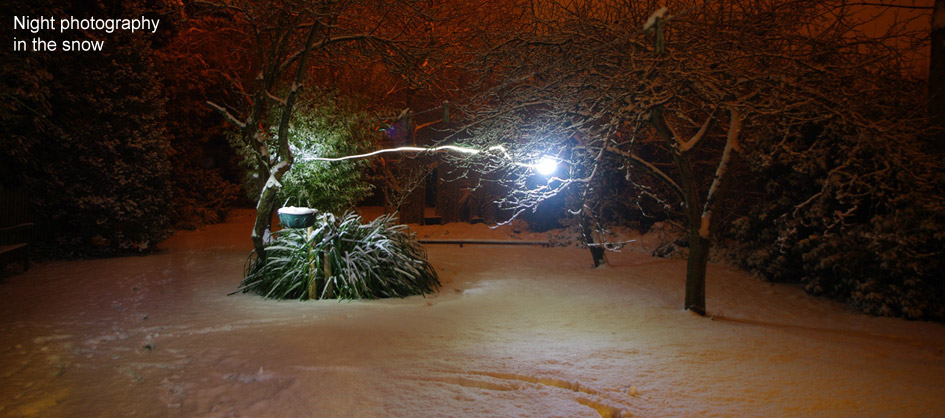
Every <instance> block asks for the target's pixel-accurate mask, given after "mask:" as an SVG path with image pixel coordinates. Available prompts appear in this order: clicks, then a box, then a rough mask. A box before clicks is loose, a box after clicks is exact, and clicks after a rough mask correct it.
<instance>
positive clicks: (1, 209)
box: [0, 188, 33, 270]
mask: <svg viewBox="0 0 945 418" xmlns="http://www.w3.org/2000/svg"><path fill="white" fill-rule="evenodd" d="M30 218H31V217H30V208H29V197H28V196H27V194H26V193H25V192H24V191H23V190H11V189H6V188H0V267H2V266H6V265H7V264H8V263H11V262H17V261H18V262H20V263H22V264H23V269H24V270H26V269H29V268H30V242H31V235H32V232H33V223H32V222H30Z"/></svg>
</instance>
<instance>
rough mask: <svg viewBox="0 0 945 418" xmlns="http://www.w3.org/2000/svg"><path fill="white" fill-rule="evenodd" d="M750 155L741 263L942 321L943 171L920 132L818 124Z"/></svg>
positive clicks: (861, 303) (887, 310)
mask: <svg viewBox="0 0 945 418" xmlns="http://www.w3.org/2000/svg"><path fill="white" fill-rule="evenodd" d="M782 146H783V147H784V149H783V151H782V152H775V153H773V154H771V155H767V156H763V157H764V160H765V161H761V160H753V161H750V162H751V163H752V164H750V167H751V169H752V170H753V171H754V174H755V175H756V178H757V179H759V182H758V184H757V185H756V187H758V188H759V189H760V190H762V192H761V193H762V196H761V198H760V199H758V200H759V201H758V203H757V204H756V205H755V206H754V207H753V208H752V209H751V211H750V213H749V214H748V216H745V217H742V218H740V219H739V220H738V221H736V222H735V223H734V224H733V226H734V230H735V231H736V232H737V234H736V237H737V238H738V240H739V241H740V245H739V246H738V249H737V251H738V252H739V256H740V259H741V262H742V264H743V265H744V266H745V267H747V268H748V269H750V270H752V271H754V272H756V273H758V274H759V275H761V276H762V277H764V278H767V279H769V280H773V281H797V282H801V283H802V284H804V286H805V288H806V289H807V291H808V292H810V293H813V294H816V295H825V296H830V297H835V298H838V299H841V300H846V301H848V302H849V303H850V304H851V305H853V306H855V307H857V308H858V309H860V310H862V311H864V312H867V313H871V314H875V315H883V316H903V317H906V318H911V319H937V320H943V319H945V197H943V196H942V195H941V192H940V191H941V190H945V176H943V172H945V170H943V167H942V163H941V162H938V161H936V160H935V159H934V156H930V155H929V154H927V153H925V152H923V151H922V149H921V144H920V143H919V142H918V141H917V139H916V138H908V137H905V136H900V137H897V139H896V140H895V141H892V140H888V139H886V138H883V137H881V136H870V135H856V136H854V135H849V134H845V133H843V132H831V131H830V129H829V127H827V129H822V128H816V129H813V131H811V132H808V135H807V137H806V138H796V139H795V140H793V141H790V142H784V143H782Z"/></svg>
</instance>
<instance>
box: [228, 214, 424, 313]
mask: <svg viewBox="0 0 945 418" xmlns="http://www.w3.org/2000/svg"><path fill="white" fill-rule="evenodd" d="M405 229H406V226H403V225H394V217H393V216H392V215H385V216H381V217H379V218H377V219H376V220H374V221H373V222H370V223H367V224H362V222H361V217H360V216H358V215H356V214H354V213H350V212H349V213H346V214H345V215H344V216H342V217H341V218H340V219H339V218H336V217H335V216H334V215H331V214H329V213H325V214H322V215H320V216H319V219H318V220H317V221H316V223H315V225H314V226H313V227H312V229H311V232H309V231H308V230H305V229H283V230H282V231H279V232H278V234H277V238H276V239H275V241H274V242H273V243H272V244H271V245H269V246H268V247H267V249H266V259H265V260H257V261H256V262H254V263H253V264H252V265H251V266H250V269H249V272H248V274H247V276H246V278H245V279H244V280H243V282H242V283H241V284H240V290H242V291H243V292H249V291H252V292H255V293H258V294H260V295H262V296H264V297H266V298H275V299H299V300H305V299H331V298H338V299H377V298H388V297H405V296H410V295H421V294H424V293H430V292H433V291H435V290H436V289H437V288H439V286H440V282H439V280H438V279H437V275H436V271H434V270H433V266H431V265H430V263H429V262H428V261H427V259H426V252H425V251H424V249H423V247H422V246H421V245H420V244H419V243H418V242H417V241H416V240H414V238H413V236H412V235H411V234H408V233H406V232H405V231H404V230H405Z"/></svg>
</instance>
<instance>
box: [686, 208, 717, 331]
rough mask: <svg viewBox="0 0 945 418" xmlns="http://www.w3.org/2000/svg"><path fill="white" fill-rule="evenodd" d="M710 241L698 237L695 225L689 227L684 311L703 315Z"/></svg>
mask: <svg viewBox="0 0 945 418" xmlns="http://www.w3.org/2000/svg"><path fill="white" fill-rule="evenodd" d="M710 245H711V243H710V241H709V240H708V239H706V238H703V237H701V236H700V235H699V230H698V228H696V225H692V224H691V223H690V226H689V260H688V261H687V263H686V309H687V310H690V311H693V312H695V313H697V314H699V315H703V316H704V315H705V272H706V265H707V264H708V262H709V246H710Z"/></svg>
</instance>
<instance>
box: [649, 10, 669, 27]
mask: <svg viewBox="0 0 945 418" xmlns="http://www.w3.org/2000/svg"><path fill="white" fill-rule="evenodd" d="M667 12H669V9H668V8H666V6H663V7H660V8H659V9H657V10H656V11H655V12H653V14H651V15H650V17H649V18H647V19H646V23H644V24H643V30H644V31H648V30H650V29H652V28H653V25H655V24H656V19H664V18H665V17H666V13H667Z"/></svg>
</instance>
